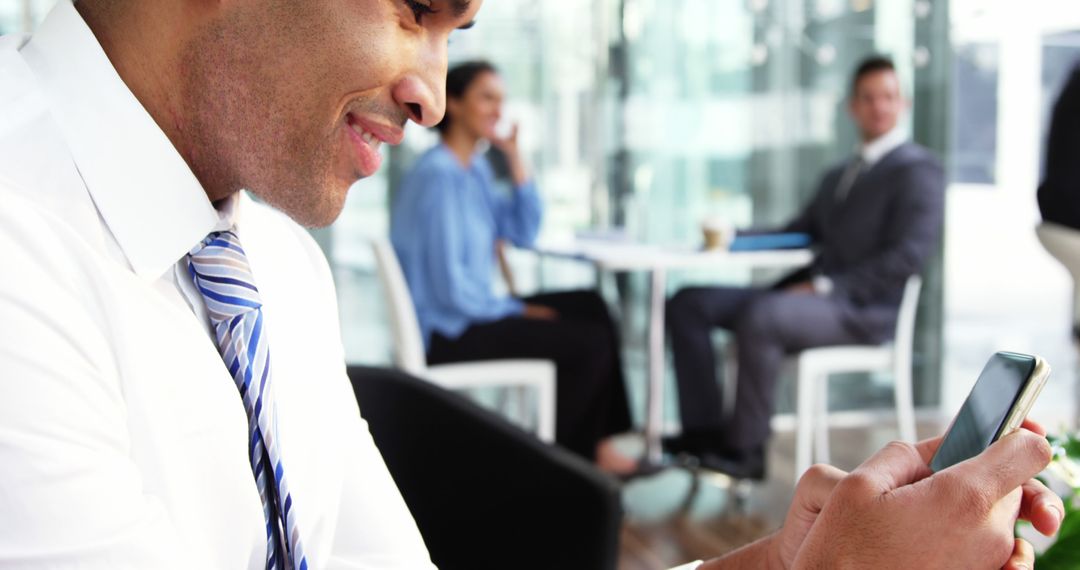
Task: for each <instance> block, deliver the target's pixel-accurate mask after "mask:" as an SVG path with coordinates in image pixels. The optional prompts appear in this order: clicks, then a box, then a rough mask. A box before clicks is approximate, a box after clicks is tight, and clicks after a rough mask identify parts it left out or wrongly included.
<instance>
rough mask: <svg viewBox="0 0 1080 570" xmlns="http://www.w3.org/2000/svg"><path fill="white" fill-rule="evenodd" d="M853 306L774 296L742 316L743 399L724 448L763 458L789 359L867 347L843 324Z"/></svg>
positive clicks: (796, 295)
mask: <svg viewBox="0 0 1080 570" xmlns="http://www.w3.org/2000/svg"><path fill="white" fill-rule="evenodd" d="M846 310H849V307H847V306H845V305H843V304H841V303H839V302H837V301H834V300H832V299H830V298H828V297H821V296H818V295H813V294H809V293H788V292H774V293H770V294H768V295H764V296H762V297H760V298H758V299H756V300H755V301H754V302H753V303H752V304H750V305H749V306H748V307H747V308H746V310H745V311H743V313H742V314H741V315H739V317H738V322H737V324H736V327H735V338H736V342H737V343H738V358H739V373H738V383H739V384H738V394H737V396H736V398H735V400H736V401H735V416H734V417H733V418H732V421H731V425H730V426H729V429H728V430H727V432H726V433H725V442H724V443H725V445H726V446H727V447H728V448H729V449H730V450H732V451H734V452H735V455H739V454H743V455H754V456H760V454H761V453H762V452H763V450H764V445H765V443H766V442H767V441H768V439H769V435H770V433H771V432H770V428H769V420H770V418H771V417H772V414H773V408H774V402H775V398H774V395H775V389H776V379H777V376H778V374H779V372H780V368H781V367H782V366H783V362H784V358H785V356H786V355H788V354H790V353H793V352H797V351H800V350H804V349H807V348H813V347H817V346H830V345H838V344H858V343H863V342H867V341H868V339H865V338H863V337H862V336H861V335H859V334H858V333H857V332H855V331H851V330H849V328H848V327H847V326H846V325H845V324H844V313H845V311H846Z"/></svg>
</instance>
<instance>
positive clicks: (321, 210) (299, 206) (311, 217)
mask: <svg viewBox="0 0 1080 570" xmlns="http://www.w3.org/2000/svg"><path fill="white" fill-rule="evenodd" d="M257 195H258V196H259V198H260V199H262V200H263V201H264V202H266V203H267V204H269V205H271V206H273V207H274V208H276V209H277V210H280V211H281V212H282V213H284V214H285V215H286V216H289V218H291V219H292V220H293V221H294V222H296V223H298V224H300V225H301V226H304V227H305V228H308V229H319V228H325V227H326V226H329V225H330V224H332V223H334V221H335V220H337V219H338V217H339V216H340V215H341V212H342V210H344V209H345V197H346V196H347V195H348V189H347V188H346V189H345V190H344V191H340V190H338V189H337V188H334V189H325V190H323V191H321V192H317V193H314V194H312V193H307V194H302V193H296V194H294V195H292V196H263V195H259V194H257Z"/></svg>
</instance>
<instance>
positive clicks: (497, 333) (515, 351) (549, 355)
mask: <svg viewBox="0 0 1080 570" xmlns="http://www.w3.org/2000/svg"><path fill="white" fill-rule="evenodd" d="M446 97H447V101H446V117H445V118H444V119H443V121H442V122H441V123H440V124H439V125H438V127H437V128H438V130H439V132H440V134H441V142H440V144H438V145H437V146H436V147H435V148H432V149H431V150H429V151H427V152H426V153H425V154H424V155H422V156H421V157H420V158H419V159H418V160H417V162H416V164H415V165H414V166H413V168H412V170H411V171H410V172H409V173H408V174H407V175H406V176H405V178H404V180H403V183H402V185H401V188H400V189H399V192H398V194H397V196H396V199H395V202H394V206H393V210H392V214H391V240H392V241H393V244H394V249H395V250H396V252H397V255H398V258H399V259H400V261H401V266H402V269H403V270H404V272H405V277H406V280H407V281H408V283H409V289H410V291H411V293H412V297H413V302H414V303H415V304H416V312H417V317H418V318H419V321H420V327H421V330H422V332H423V335H424V342H425V347H426V349H427V358H428V362H429V363H430V364H444V363H449V362H462V361H472V360H486V359H499V358H538V359H545V360H551V361H554V362H555V366H556V370H557V376H558V380H557V382H558V385H557V387H556V421H555V430H556V434H555V439H556V441H557V442H558V443H559V444H561V445H562V446H564V447H566V448H567V449H569V450H571V451H573V452H575V453H577V454H579V455H581V456H583V457H586V458H588V459H590V460H592V461H594V462H595V463H596V464H597V466H598V467H600V468H601V469H603V470H605V471H608V472H611V473H615V474H629V473H631V472H633V471H634V470H635V469H636V467H637V462H636V461H635V460H633V459H630V458H628V457H626V456H624V455H621V454H620V453H619V452H618V451H617V450H616V449H615V446H614V445H613V442H612V440H611V437H610V436H612V435H614V434H617V433H621V432H624V431H627V430H629V429H630V414H629V410H628V407H627V400H626V389H625V384H624V382H623V373H622V365H621V363H620V356H619V338H618V334H617V332H616V328H615V325H614V323H613V322H612V320H611V316H610V315H609V313H608V309H607V305H606V304H605V303H604V301H603V299H602V298H600V296H599V295H597V294H596V293H594V292H589V291H575V292H567V293H552V294H546V295H538V296H535V297H530V298H526V299H518V298H515V297H511V296H502V295H497V294H495V292H494V290H493V283H492V281H493V277H494V275H495V272H496V268H497V248H498V244H500V243H501V242H503V241H505V242H509V243H511V244H513V245H516V246H518V247H529V246H531V245H532V244H533V242H534V240H535V239H536V234H537V232H538V231H539V228H540V218H541V210H542V208H541V204H540V198H539V195H538V194H537V190H536V186H535V184H534V183H533V181H532V178H531V176H530V174H529V172H528V171H527V170H526V168H525V165H524V162H523V160H522V158H521V154H520V152H519V150H518V143H517V127H516V126H515V127H514V128H513V130H512V131H511V133H510V134H509V136H506V137H500V136H499V135H497V134H496V125H497V124H498V123H499V120H500V118H501V117H502V104H503V97H504V88H503V83H502V80H501V78H500V77H499V75H498V73H497V71H496V70H495V68H494V67H493V66H492V65H491V64H489V63H486V62H471V63H465V64H462V65H458V66H456V67H454V68H453V69H451V70H450V72H449V73H448V75H447V85H446ZM488 145H491V146H494V147H495V148H496V149H498V150H499V151H501V153H502V154H503V155H504V156H505V158H506V163H507V170H508V171H509V178H510V183H511V184H510V185H511V189H510V191H509V193H506V192H500V191H499V190H497V189H496V185H495V175H494V173H493V171H492V167H491V165H490V163H489V162H488V161H487V160H486V159H485V158H484V156H483V153H482V150H483V149H484V148H485V147H487V146H488Z"/></svg>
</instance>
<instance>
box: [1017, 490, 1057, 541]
mask: <svg viewBox="0 0 1080 570" xmlns="http://www.w3.org/2000/svg"><path fill="white" fill-rule="evenodd" d="M1023 490H1024V496H1023V499H1022V500H1021V501H1020V518H1022V519H1024V520H1026V521H1028V522H1030V523H1031V525H1032V526H1034V527H1035V530H1037V531H1039V532H1041V533H1042V534H1044V535H1046V536H1053V535H1054V533H1056V532H1057V531H1058V528H1059V527H1060V526H1061V519H1062V518H1063V516H1064V513H1065V505H1064V503H1062V501H1061V497H1059V496H1058V495H1057V493H1055V492H1053V491H1051V490H1050V489H1047V488H1046V485H1043V484H1042V483H1041V482H1039V481H1038V480H1037V479H1031V480H1029V481H1028V482H1026V483H1024V485H1023Z"/></svg>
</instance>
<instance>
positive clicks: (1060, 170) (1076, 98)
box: [1039, 66, 1080, 229]
mask: <svg viewBox="0 0 1080 570" xmlns="http://www.w3.org/2000/svg"><path fill="white" fill-rule="evenodd" d="M1039 211H1040V212H1042V217H1043V220H1046V221H1047V222H1053V223H1056V224H1061V225H1063V226H1068V227H1070V228H1075V229H1080V66H1077V67H1076V68H1075V69H1073V72H1072V75H1071V76H1070V77H1069V81H1068V83H1066V85H1065V89H1064V90H1062V92H1061V95H1060V96H1059V97H1058V100H1057V103H1056V104H1055V105H1054V114H1053V116H1052V117H1051V119H1050V138H1049V140H1048V141H1047V145H1046V173H1045V178H1043V183H1042V185H1040V186H1039Z"/></svg>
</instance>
